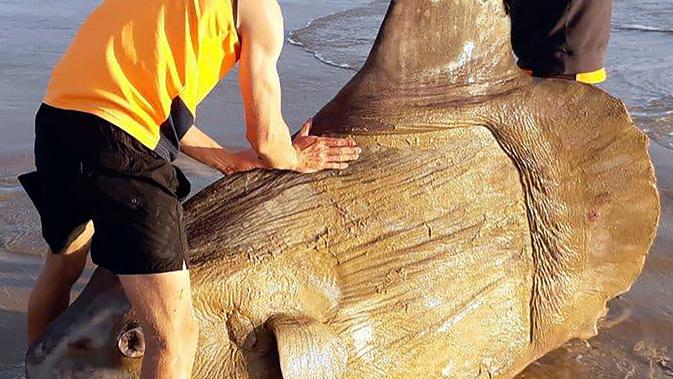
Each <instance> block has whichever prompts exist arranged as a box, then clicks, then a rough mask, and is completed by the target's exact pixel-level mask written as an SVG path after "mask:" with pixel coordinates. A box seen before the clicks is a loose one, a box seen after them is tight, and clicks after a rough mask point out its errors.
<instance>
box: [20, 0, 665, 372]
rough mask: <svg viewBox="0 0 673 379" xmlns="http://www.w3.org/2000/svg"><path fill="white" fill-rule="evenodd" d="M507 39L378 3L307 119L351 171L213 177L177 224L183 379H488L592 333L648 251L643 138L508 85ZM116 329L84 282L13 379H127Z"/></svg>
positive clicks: (452, 16) (108, 304)
mask: <svg viewBox="0 0 673 379" xmlns="http://www.w3.org/2000/svg"><path fill="white" fill-rule="evenodd" d="M508 31H509V25H508V18H507V16H506V15H505V13H504V10H503V4H502V1H500V0H483V1H475V0H395V1H392V3H391V7H390V9H389V11H388V14H387V16H386V19H385V21H384V24H383V26H382V27H381V32H380V34H379V36H378V39H377V41H376V43H375V45H374V48H373V49H372V52H371V54H370V56H369V59H368V60H367V63H366V64H365V66H364V67H363V69H362V70H361V71H360V72H359V73H358V74H357V75H356V76H355V77H354V78H353V79H352V80H351V81H350V82H349V83H348V84H347V85H346V86H345V87H344V89H342V91H341V92H340V93H339V94H338V95H337V96H336V97H335V98H334V100H332V101H331V102H330V103H329V104H328V105H326V106H325V108H324V109H323V110H321V111H320V112H319V113H318V115H316V117H315V123H314V133H317V134H326V135H340V136H344V135H352V136H354V137H355V138H356V140H357V141H358V143H359V145H361V146H363V147H364V148H365V153H364V154H363V156H362V158H361V159H360V160H359V161H358V162H357V163H355V164H353V165H352V166H351V167H350V168H349V169H347V170H345V171H343V172H321V173H317V174H313V175H299V174H294V173H287V172H263V171H257V172H252V173H246V174H239V175H233V176H229V177H226V178H224V179H222V180H220V181H218V182H217V183H215V184H213V185H212V186H210V187H208V188H206V189H205V190H204V191H202V192H201V193H199V194H197V195H196V196H195V197H194V198H193V199H191V200H190V201H189V202H188V203H187V204H186V205H185V210H186V214H187V232H188V236H189V242H190V253H189V260H190V265H191V278H192V284H193V300H194V307H195V313H196V317H197V319H198V320H199V323H200V326H201V334H200V340H199V351H198V353H197V357H196V362H195V372H194V377H195V378H204V379H205V378H220V377H226V378H280V377H283V378H286V379H287V378H293V379H294V378H297V379H299V378H302V379H312V378H342V377H345V378H354V379H355V378H372V379H374V378H376V379H378V378H439V377H449V378H475V377H477V378H479V377H486V378H491V377H502V378H508V377H512V376H513V375H515V374H516V373H517V372H519V371H520V370H522V369H523V368H524V367H525V366H526V365H528V364H529V363H530V362H532V361H534V360H535V359H537V358H539V357H540V356H542V355H544V354H545V353H547V352H549V351H551V350H553V349H554V348H556V347H558V346H560V345H561V344H562V343H564V342H565V341H567V340H569V339H571V338H587V337H590V336H592V335H594V334H595V333H596V320H597V319H598V317H600V316H601V315H602V314H603V313H604V312H605V304H606V301H607V300H608V299H610V298H613V297H614V296H616V295H618V294H619V293H623V292H624V291H626V290H628V288H629V287H630V285H631V284H632V283H633V281H634V280H635V279H636V277H637V276H638V274H639V273H640V270H641V269H642V265H643V262H644V258H645V256H646V254H647V252H648V250H649V248H650V246H651V243H652V240H653V238H654V233H655V230H656V225H657V222H658V215H659V202H658V194H657V192H656V187H655V179H654V173H653V169H652V165H651V162H650V160H649V157H648V154H647V139H646V137H645V136H644V135H643V134H642V133H641V132H640V131H639V130H638V129H637V128H636V127H635V126H634V125H633V123H632V122H631V119H630V118H629V116H628V114H627V112H626V110H625V107H624V105H623V104H622V103H621V102H620V101H618V100H616V99H614V98H612V97H610V96H608V95H607V94H605V93H604V92H602V91H600V90H598V89H596V88H594V87H591V86H586V85H582V84H578V83H571V82H564V81H558V80H535V79H531V78H528V77H526V76H525V75H524V74H523V73H521V72H520V71H519V70H518V69H517V68H516V65H515V64H514V62H513V58H512V53H511V48H510V45H509V33H508ZM136 328H137V321H136V320H135V318H134V316H133V313H132V311H131V310H130V308H129V305H128V302H127V301H126V300H125V299H124V297H123V295H122V293H121V290H120V288H119V284H118V281H117V280H116V279H115V278H114V277H113V276H111V275H109V274H107V273H104V272H102V271H100V270H99V271H98V272H97V273H96V274H95V275H94V277H93V278H92V279H91V281H90V283H89V285H88V286H87V289H86V290H85V292H84V293H83V294H82V295H81V296H80V298H78V300H77V301H76V302H75V303H74V304H73V305H72V306H71V307H70V308H69V309H68V311H66V313H65V314H64V315H63V316H62V317H60V318H59V319H58V320H57V321H56V322H55V323H54V324H53V325H52V326H51V327H50V328H49V330H47V331H46V333H45V334H44V336H42V337H41V338H40V339H39V340H38V341H37V343H36V344H35V345H34V346H33V347H31V349H30V351H29V352H28V355H27V358H26V368H27V373H28V378H29V379H33V378H64V379H65V378H134V377H137V375H138V371H139V365H140V361H141V360H140V356H141V355H142V338H141V337H140V333H141V332H139V331H137V329H136ZM129 330H135V332H132V333H131V337H132V338H126V337H128V336H129V334H125V333H126V332H127V331H129ZM123 336H126V337H123Z"/></svg>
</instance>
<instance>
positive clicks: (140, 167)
mask: <svg viewBox="0 0 673 379" xmlns="http://www.w3.org/2000/svg"><path fill="white" fill-rule="evenodd" d="M35 166H36V167H37V171H36V172H33V173H30V174H26V175H23V176H22V177H20V178H19V179H20V181H21V184H22V185H23V187H24V188H25V190H26V192H28V195H29V196H30V198H31V200H32V201H33V203H34V204H35V206H36V208H37V210H38V212H39V214H40V219H41V222H42V234H43V236H44V238H45V240H46V241H47V244H48V245H49V247H50V249H51V252H52V253H54V254H60V253H62V252H63V251H64V250H65V249H66V248H67V247H68V245H69V244H70V243H72V241H74V239H76V238H77V237H78V236H79V235H80V234H81V232H82V231H83V230H84V228H85V227H86V224H87V223H88V222H89V221H90V220H93V223H94V229H95V232H94V236H93V240H92V244H91V258H92V260H93V262H94V263H95V264H97V265H99V266H101V267H104V268H106V269H108V270H110V271H112V272H113V273H115V274H120V275H137V274H156V273H162V272H170V271H178V270H181V269H182V268H183V267H184V266H183V265H184V264H186V260H185V254H186V252H187V240H186V237H185V231H184V225H183V221H182V213H183V211H182V205H181V203H180V197H181V195H186V193H188V192H189V189H188V185H189V183H188V182H187V180H186V178H185V177H184V175H182V173H181V172H180V171H179V170H177V168H175V167H174V166H173V165H172V164H171V163H170V162H169V161H167V160H166V159H164V158H162V157H161V156H159V155H158V154H157V153H156V152H154V151H152V150H150V149H148V148H146V147H145V146H144V145H142V144H141V143H140V142H138V141H137V140H135V139H134V138H132V137H131V136H130V135H128V134H126V133H125V132H124V131H122V130H121V129H120V128H118V127H116V126H114V125H112V124H110V123H109V122H107V121H105V120H103V119H101V118H99V117H96V116H94V115H91V114H87V113H82V112H76V111H68V110H62V109H57V108H54V107H51V106H48V105H44V104H43V105H42V106H41V107H40V110H39V111H38V113H37V116H36V120H35Z"/></svg>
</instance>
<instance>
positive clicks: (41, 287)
mask: <svg viewBox="0 0 673 379" xmlns="http://www.w3.org/2000/svg"><path fill="white" fill-rule="evenodd" d="M93 233H94V228H93V223H91V222H89V223H88V224H87V226H86V229H85V230H84V231H83V232H82V234H80V235H79V237H77V239H75V241H73V242H72V243H71V244H70V245H69V246H68V247H67V248H66V249H65V251H63V253H61V254H58V255H56V254H52V253H51V252H49V253H48V254H47V259H46V260H45V263H44V266H43V267H42V271H41V272H40V275H39V276H38V278H37V282H36V283H35V286H34V287H33V289H32V290H31V292H30V297H29V298H28V312H27V313H28V315H27V317H28V345H29V346H30V345H32V344H33V342H35V340H36V339H37V338H38V337H39V336H40V335H41V334H42V333H43V332H44V330H45V329H46V328H47V326H49V324H50V323H51V322H52V321H54V320H55V319H56V318H57V317H58V316H59V315H60V314H61V313H63V312H64V311H65V310H66V308H68V305H70V292H71V290H72V286H73V285H74V284H75V283H76V282H77V280H78V279H79V277H80V276H81V275H82V271H84V266H85V265H86V257H87V254H88V252H89V247H90V246H91V237H92V236H93Z"/></svg>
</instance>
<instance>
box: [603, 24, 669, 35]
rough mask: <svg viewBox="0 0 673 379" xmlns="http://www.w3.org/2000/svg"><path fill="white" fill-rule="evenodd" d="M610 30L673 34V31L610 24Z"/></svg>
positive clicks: (653, 27) (644, 26)
mask: <svg viewBox="0 0 673 379" xmlns="http://www.w3.org/2000/svg"><path fill="white" fill-rule="evenodd" d="M612 28H613V29H615V30H627V31H636V32H645V33H666V34H673V29H667V28H660V27H656V26H647V25H640V24H624V25H619V24H612Z"/></svg>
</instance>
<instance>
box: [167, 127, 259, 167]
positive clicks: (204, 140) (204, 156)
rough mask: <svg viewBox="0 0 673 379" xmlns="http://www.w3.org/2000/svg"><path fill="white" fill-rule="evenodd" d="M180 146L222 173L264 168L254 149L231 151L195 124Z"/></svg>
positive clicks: (187, 152)
mask: <svg viewBox="0 0 673 379" xmlns="http://www.w3.org/2000/svg"><path fill="white" fill-rule="evenodd" d="M180 147H181V150H182V151H183V152H184V153H185V154H187V155H189V156H190V157H192V158H194V159H196V160H197V161H199V162H201V163H203V164H206V165H208V166H210V167H212V168H214V169H216V170H219V171H221V172H222V173H224V174H231V173H234V172H242V171H249V170H253V169H256V168H266V165H265V164H264V162H262V161H261V160H260V159H259V158H257V154H256V153H255V152H254V151H252V150H247V151H242V152H238V153H234V152H231V151H229V150H227V149H225V148H223V147H222V146H220V144H219V143H217V142H216V141H215V140H213V139H212V138H210V137H209V136H208V135H207V134H205V133H204V132H202V131H201V129H199V128H197V127H196V126H192V127H191V128H190V129H189V131H188V132H187V134H185V136H184V137H183V138H182V139H181V140H180Z"/></svg>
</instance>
